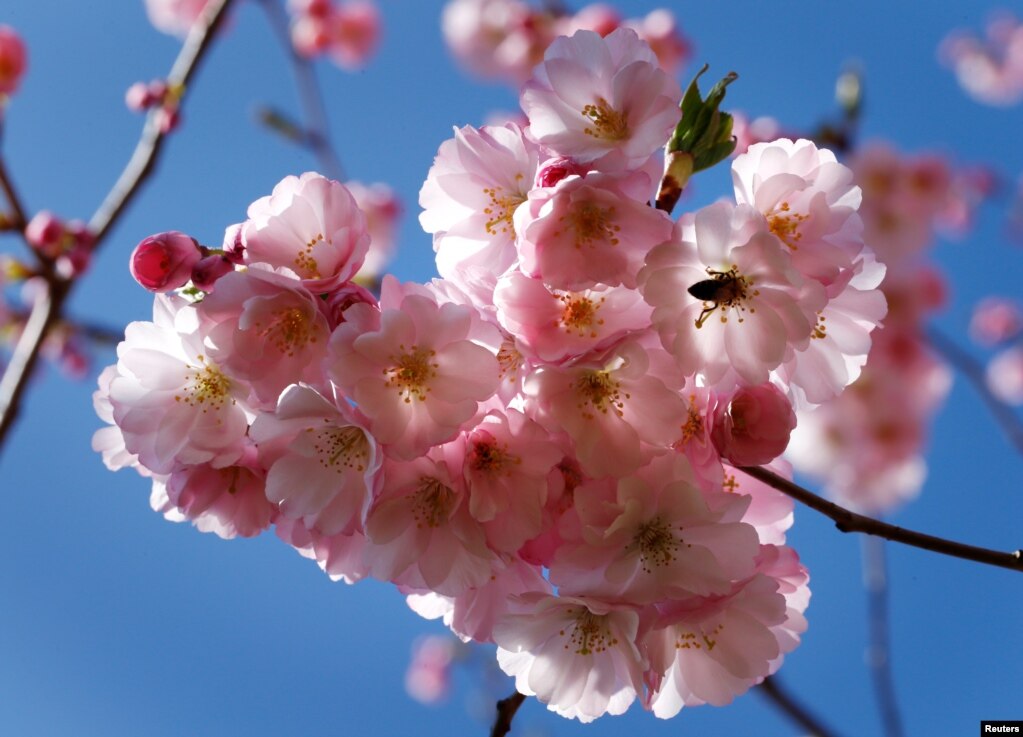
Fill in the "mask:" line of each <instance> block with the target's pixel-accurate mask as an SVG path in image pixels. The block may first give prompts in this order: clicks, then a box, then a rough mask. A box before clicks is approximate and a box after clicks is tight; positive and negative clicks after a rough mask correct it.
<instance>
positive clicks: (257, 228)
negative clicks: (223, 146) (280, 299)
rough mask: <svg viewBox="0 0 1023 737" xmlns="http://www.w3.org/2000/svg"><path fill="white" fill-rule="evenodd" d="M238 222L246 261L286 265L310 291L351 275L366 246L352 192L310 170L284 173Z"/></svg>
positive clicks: (363, 225)
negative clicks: (284, 175)
mask: <svg viewBox="0 0 1023 737" xmlns="http://www.w3.org/2000/svg"><path fill="white" fill-rule="evenodd" d="M248 216H249V219H248V220H247V221H246V222H245V224H244V225H243V226H242V230H241V237H242V241H243V243H244V249H245V251H244V258H245V262H246V263H249V264H257V263H262V264H267V265H269V266H272V267H274V268H285V269H288V270H290V271H291V272H292V273H294V274H295V275H296V276H297V277H298V278H300V279H302V281H303V282H304V284H305V286H306V288H308V289H309V290H311V291H313V292H325V291H328V290H330V289H331V288H332V287H336V286H339V285H340V284H343V283H344V282H346V281H348V280H349V279H351V278H352V277H353V276H355V273H356V272H357V271H358V270H359V267H360V266H362V260H363V259H364V258H365V257H366V252H367V250H368V249H369V235H368V233H367V232H366V218H365V217H364V216H363V214H362V212H361V211H360V210H359V208H358V206H357V205H356V204H355V199H354V198H353V197H352V195H351V193H350V192H349V191H348V190H347V189H346V188H345V187H344V185H342V184H339V183H338V182H335V181H333V180H330V179H327V178H326V177H322V176H320V175H319V174H316V173H314V172H306V173H305V174H303V175H302V176H301V177H295V176H289V177H285V178H284V179H282V180H281V181H280V182H279V183H278V184H277V186H275V187H274V189H273V193H272V194H270V195H269V196H267V197H263V198H261V199H258V200H256V201H255V202H253V203H252V204H251V205H250V206H249V210H248Z"/></svg>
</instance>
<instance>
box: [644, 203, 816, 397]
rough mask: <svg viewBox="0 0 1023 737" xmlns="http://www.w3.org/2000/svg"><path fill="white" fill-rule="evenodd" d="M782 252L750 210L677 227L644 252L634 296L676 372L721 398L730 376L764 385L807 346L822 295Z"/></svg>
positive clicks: (709, 214)
mask: <svg viewBox="0 0 1023 737" xmlns="http://www.w3.org/2000/svg"><path fill="white" fill-rule="evenodd" d="M787 251H788V249H787V248H786V247H785V246H784V245H783V244H782V243H781V241H780V240H778V238H776V237H775V236H774V234H772V233H771V232H770V231H768V230H767V229H766V227H765V225H764V221H763V219H762V218H761V217H759V216H752V215H751V210H750V208H748V207H744V206H739V207H734V206H732V205H730V204H728V203H726V202H719V203H717V204H714V205H710V206H709V207H705V208H703V209H702V210H700V211H699V212H697V213H696V214H695V216H694V217H693V218H692V219H688V220H684V221H683V227H680V228H677V229H676V235H675V238H674V239H673V240H671V241H669V242H667V243H664V244H662V245H660V246H658V247H657V248H655V249H654V250H653V251H651V253H650V255H649V256H648V257H647V265H646V266H645V267H644V269H643V271H642V272H641V273H640V275H639V284H640V290H641V291H642V292H643V297H644V298H645V299H646V301H647V302H649V303H650V304H651V305H652V306H653V307H654V313H653V324H654V327H655V328H656V329H657V330H658V332H659V333H660V336H661V341H662V342H663V344H664V347H665V348H666V349H667V350H668V352H669V353H671V354H672V355H673V356H674V357H675V360H676V361H677V362H678V365H679V368H680V369H681V371H682V373H683V374H686V375H687V376H690V375H698V376H700V377H702V379H703V382H704V383H705V384H706V385H708V386H714V387H719V388H721V389H725V390H727V389H728V388H730V386H734V384H735V382H736V381H737V378H738V380H741V382H743V383H746V384H762V383H764V382H765V381H767V380H768V375H769V373H770V372H771V371H772V370H774V369H776V368H777V367H778V366H779V365H780V364H781V363H782V361H784V360H785V358H786V356H787V355H789V353H790V351H792V350H802V349H804V348H806V346H807V344H808V343H809V340H810V334H811V332H812V329H813V326H814V325H815V324H816V317H817V315H816V313H817V311H818V310H819V309H821V308H822V307H823V306H824V305H825V303H826V295H825V293H824V289H823V287H822V286H821V285H820V284H819V283H818V282H816V281H814V280H806V279H804V278H803V277H802V276H801V275H800V274H799V272H798V271H797V270H796V269H795V268H794V265H793V264H792V260H791V258H790V256H789V254H788V252H787ZM736 377H737V378H736Z"/></svg>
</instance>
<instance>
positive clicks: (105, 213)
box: [89, 0, 231, 245]
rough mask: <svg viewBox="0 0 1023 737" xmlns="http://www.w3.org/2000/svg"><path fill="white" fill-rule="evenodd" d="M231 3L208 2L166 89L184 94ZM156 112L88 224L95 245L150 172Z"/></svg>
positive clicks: (156, 147) (157, 144) (159, 135)
mask: <svg viewBox="0 0 1023 737" xmlns="http://www.w3.org/2000/svg"><path fill="white" fill-rule="evenodd" d="M230 4H231V0H211V2H210V3H209V4H208V5H207V6H206V8H205V9H204V10H203V14H202V16H201V17H200V18H199V19H197V20H196V21H195V23H193V24H192V28H191V30H189V32H188V37H187V38H186V39H185V43H184V45H183V46H182V47H181V51H180V52H179V53H178V57H177V59H175V60H174V66H172V67H171V71H170V74H168V75H167V86H168V88H170V89H175V88H178V87H180V88H181V89H184V90H186V91H187V89H188V83H189V82H190V81H191V80H192V76H193V75H194V74H195V72H196V70H197V69H198V68H199V63H200V62H201V61H202V59H203V57H204V56H205V55H206V51H207V50H208V49H209V46H210V44H211V43H212V42H213V38H214V36H216V34H217V29H218V28H219V27H220V24H221V23H222V22H223V20H224V17H225V15H226V14H227V8H228V6H229V5H230ZM160 116H161V112H160V110H159V109H155V110H152V111H150V113H149V115H148V116H147V117H146V125H145V128H143V130H142V137H141V138H140V139H139V142H138V144H137V145H136V146H135V151H134V152H133V153H132V155H131V159H130V160H129V161H128V165H127V166H126V167H125V168H124V171H122V172H121V176H120V177H119V178H118V180H117V182H116V184H114V186H113V188H112V189H111V190H110V192H109V194H107V196H106V199H104V200H103V204H101V205H100V206H99V209H98V210H96V214H95V215H93V216H92V219H91V220H90V221H89V229H90V230H91V231H92V232H93V235H94V236H95V239H96V244H97V245H98V244H99V242H100V241H101V240H103V237H104V236H105V235H106V234H107V232H108V231H109V230H110V228H111V227H112V226H113V225H114V223H116V222H117V220H118V218H119V217H120V215H121V213H122V212H124V208H125V207H126V206H127V205H128V203H129V202H131V200H132V199H133V198H134V197H135V195H136V194H138V191H139V188H140V187H141V185H142V183H143V182H145V180H146V179H147V178H148V177H149V175H150V174H151V173H152V171H153V169H154V167H155V166H156V161H157V159H158V157H159V155H160V151H161V149H162V148H163V142H164V139H165V137H166V134H165V133H163V132H162V131H161V130H160Z"/></svg>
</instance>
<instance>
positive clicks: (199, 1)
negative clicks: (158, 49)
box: [146, 0, 209, 37]
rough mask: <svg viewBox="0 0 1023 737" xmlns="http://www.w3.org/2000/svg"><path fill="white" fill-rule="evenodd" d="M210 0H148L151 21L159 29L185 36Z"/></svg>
mask: <svg viewBox="0 0 1023 737" xmlns="http://www.w3.org/2000/svg"><path fill="white" fill-rule="evenodd" d="M208 2H209V0H146V13H147V14H148V15H149V22H150V23H152V24H153V27H154V28H156V29H157V30H158V31H161V32H163V33H167V34H170V35H171V36H181V37H184V36H185V35H187V34H188V30H189V29H190V28H191V27H192V24H193V23H195V21H196V20H198V18H199V16H200V15H202V11H203V10H205V8H206V4H207V3H208Z"/></svg>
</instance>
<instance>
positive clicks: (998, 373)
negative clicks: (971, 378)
mask: <svg viewBox="0 0 1023 737" xmlns="http://www.w3.org/2000/svg"><path fill="white" fill-rule="evenodd" d="M987 385H988V386H989V387H990V388H991V391H992V392H993V393H994V395H995V396H996V397H998V398H999V399H1001V400H1002V401H1003V402H1008V403H1009V404H1023V348H1019V347H1016V348H1009V349H1008V350H1005V351H1002V352H1001V353H999V354H998V355H997V356H995V357H994V358H993V359H992V360H991V363H990V364H988V367H987Z"/></svg>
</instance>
